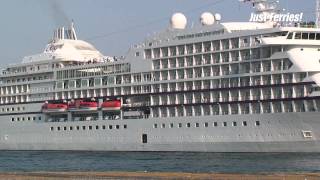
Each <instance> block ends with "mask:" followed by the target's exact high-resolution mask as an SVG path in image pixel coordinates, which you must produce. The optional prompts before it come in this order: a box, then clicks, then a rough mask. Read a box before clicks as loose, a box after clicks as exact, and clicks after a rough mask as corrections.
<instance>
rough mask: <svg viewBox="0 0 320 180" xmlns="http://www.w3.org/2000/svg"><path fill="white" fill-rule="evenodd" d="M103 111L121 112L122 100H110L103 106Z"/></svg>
mask: <svg viewBox="0 0 320 180" xmlns="http://www.w3.org/2000/svg"><path fill="white" fill-rule="evenodd" d="M101 108H102V110H103V111H120V109H121V101H120V100H110V101H105V102H103V103H102V104H101Z"/></svg>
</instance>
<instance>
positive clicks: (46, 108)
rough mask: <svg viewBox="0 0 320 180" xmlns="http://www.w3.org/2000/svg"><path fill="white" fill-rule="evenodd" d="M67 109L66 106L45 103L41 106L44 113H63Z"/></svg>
mask: <svg viewBox="0 0 320 180" xmlns="http://www.w3.org/2000/svg"><path fill="white" fill-rule="evenodd" d="M67 109H68V105H67V104H54V103H46V104H44V105H43V106H42V112H44V113H55V112H65V111H67Z"/></svg>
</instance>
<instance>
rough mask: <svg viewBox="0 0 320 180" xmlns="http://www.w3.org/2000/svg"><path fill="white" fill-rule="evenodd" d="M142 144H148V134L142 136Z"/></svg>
mask: <svg viewBox="0 0 320 180" xmlns="http://www.w3.org/2000/svg"><path fill="white" fill-rule="evenodd" d="M142 143H143V144H146V143H148V136H147V134H142Z"/></svg>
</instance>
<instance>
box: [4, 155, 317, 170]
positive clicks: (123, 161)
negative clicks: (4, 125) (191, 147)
mask: <svg viewBox="0 0 320 180" xmlns="http://www.w3.org/2000/svg"><path fill="white" fill-rule="evenodd" d="M0 171H1V172H8V171H10V172H12V171H15V172H30V171H148V172H223V173H264V172H269V173H270V172H274V173H276V172H320V154H319V153H317V154H314V153H185V152H72V151H67V152H66V151H45V152H43V151H42V152H41V151H0Z"/></svg>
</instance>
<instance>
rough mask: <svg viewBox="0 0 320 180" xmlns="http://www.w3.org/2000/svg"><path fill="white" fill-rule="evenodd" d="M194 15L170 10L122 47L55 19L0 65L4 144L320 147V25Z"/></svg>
mask: <svg viewBox="0 0 320 180" xmlns="http://www.w3.org/2000/svg"><path fill="white" fill-rule="evenodd" d="M244 2H247V3H248V2H249V3H253V4H254V7H255V11H256V13H258V14H270V13H274V12H277V11H278V9H279V8H278V7H277V3H276V2H271V1H268V0H245V1H244ZM200 20H201V21H200V23H199V25H198V26H193V27H192V28H188V27H187V19H186V17H185V16H184V15H183V14H182V13H175V14H174V15H173V16H172V18H171V21H170V26H169V27H168V28H167V29H165V30H164V31H162V32H159V33H157V34H154V35H152V36H150V37H148V38H146V39H145V40H144V41H142V42H141V43H139V44H137V45H134V46H132V47H131V48H129V51H128V53H127V54H126V55H125V56H123V57H114V56H104V55H103V54H102V53H100V52H99V51H98V50H97V49H96V48H95V47H94V46H93V45H91V44H90V43H88V42H86V41H83V40H79V39H78V37H77V35H76V31H75V28H74V26H73V25H71V26H70V27H61V28H58V29H57V30H55V31H54V36H53V38H52V39H51V40H50V42H49V43H48V44H47V45H46V47H45V49H44V51H43V52H42V53H40V54H35V55H32V56H27V57H25V58H24V59H23V60H22V62H21V63H18V64H12V65H7V66H6V67H3V68H2V73H1V75H0V149H1V150H81V151H191V152H320V87H319V86H320V29H317V28H315V27H302V26H300V25H299V23H298V24H295V25H285V24H283V23H277V22H272V21H271V20H269V19H268V20H266V21H264V22H222V20H221V15H220V14H213V13H208V12H206V13H203V14H202V15H201V18H200Z"/></svg>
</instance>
